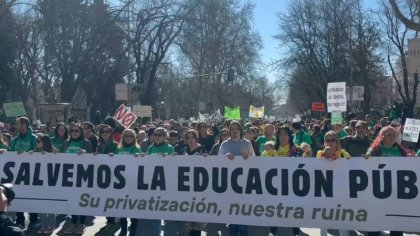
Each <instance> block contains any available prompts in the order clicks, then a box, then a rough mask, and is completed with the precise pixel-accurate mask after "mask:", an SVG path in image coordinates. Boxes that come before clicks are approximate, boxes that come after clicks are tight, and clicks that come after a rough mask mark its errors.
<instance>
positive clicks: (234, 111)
mask: <svg viewBox="0 0 420 236" xmlns="http://www.w3.org/2000/svg"><path fill="white" fill-rule="evenodd" d="M225 118H226V119H231V120H240V119H241V109H240V108H239V107H234V108H230V107H225Z"/></svg>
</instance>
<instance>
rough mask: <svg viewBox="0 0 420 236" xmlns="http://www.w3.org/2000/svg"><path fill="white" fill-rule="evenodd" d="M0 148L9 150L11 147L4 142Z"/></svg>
mask: <svg viewBox="0 0 420 236" xmlns="http://www.w3.org/2000/svg"><path fill="white" fill-rule="evenodd" d="M0 149H6V150H9V147H8V146H6V145H5V144H3V143H0Z"/></svg>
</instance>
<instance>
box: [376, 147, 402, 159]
mask: <svg viewBox="0 0 420 236" xmlns="http://www.w3.org/2000/svg"><path fill="white" fill-rule="evenodd" d="M381 153H382V155H381V156H383V157H401V156H402V153H401V151H400V149H399V148H398V146H397V145H394V146H393V147H392V148H387V147H384V146H381Z"/></svg>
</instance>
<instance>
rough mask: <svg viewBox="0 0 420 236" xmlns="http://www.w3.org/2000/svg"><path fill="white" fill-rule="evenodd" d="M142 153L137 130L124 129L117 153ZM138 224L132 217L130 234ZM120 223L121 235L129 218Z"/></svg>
mask: <svg viewBox="0 0 420 236" xmlns="http://www.w3.org/2000/svg"><path fill="white" fill-rule="evenodd" d="M140 153H141V149H140V146H139V145H138V143H137V138H136V132H135V131H134V130H132V129H126V130H124V131H123V133H122V137H121V140H120V143H119V144H118V147H117V149H116V150H115V154H118V155H134V156H135V157H137V156H138V155H140ZM109 154H110V153H109ZM110 155H111V154H110ZM137 224H138V219H131V226H130V235H135V234H136V229H137ZM120 225H121V231H120V235H126V234H127V226H128V221H127V218H121V220H120Z"/></svg>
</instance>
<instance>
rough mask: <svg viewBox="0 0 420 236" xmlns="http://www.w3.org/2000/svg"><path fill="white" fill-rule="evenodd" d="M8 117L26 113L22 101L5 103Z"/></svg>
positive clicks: (4, 106)
mask: <svg viewBox="0 0 420 236" xmlns="http://www.w3.org/2000/svg"><path fill="white" fill-rule="evenodd" d="M3 108H4V112H5V113H6V117H18V116H24V115H26V111H25V107H24V106H23V103H22V102H9V103H3Z"/></svg>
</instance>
